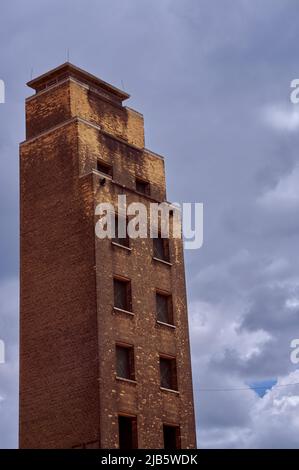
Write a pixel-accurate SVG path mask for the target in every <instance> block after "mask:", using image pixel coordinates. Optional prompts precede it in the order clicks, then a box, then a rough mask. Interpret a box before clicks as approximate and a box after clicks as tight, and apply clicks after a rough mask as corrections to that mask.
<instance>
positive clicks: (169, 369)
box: [160, 356, 178, 390]
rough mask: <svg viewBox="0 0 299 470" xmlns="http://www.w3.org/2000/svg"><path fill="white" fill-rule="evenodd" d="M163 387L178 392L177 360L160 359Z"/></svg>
mask: <svg viewBox="0 0 299 470" xmlns="http://www.w3.org/2000/svg"><path fill="white" fill-rule="evenodd" d="M160 379H161V387H163V388H168V389H169V390H177V389H178V383H177V371H176V360H175V358H169V357H163V356H162V357H160Z"/></svg>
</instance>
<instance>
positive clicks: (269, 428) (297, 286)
mask: <svg viewBox="0 0 299 470" xmlns="http://www.w3.org/2000/svg"><path fill="white" fill-rule="evenodd" d="M0 14H1V16H0V24H1V29H0V39H1V41H0V79H3V80H5V84H6V104H0V124H1V125H0V157H1V158H0V165H1V171H0V217H1V233H0V237H1V238H0V240H1V245H0V250H1V251H0V339H3V340H4V341H5V343H6V364H4V365H1V364H0V448H6V447H11V448H13V447H16V446H17V428H18V424H17V416H18V403H17V397H18V283H19V280H18V269H19V265H18V263H19V253H18V243H19V239H18V225H19V220H18V197H19V194H18V176H19V175H18V144H19V142H20V141H22V140H24V99H25V97H26V96H29V94H30V90H29V89H27V88H26V86H25V83H26V82H27V81H28V80H29V79H30V77H31V71H32V69H33V76H37V75H39V74H41V73H43V72H46V71H47V70H49V69H51V68H53V67H56V66H57V65H59V64H61V63H63V62H65V60H66V54H67V53H66V51H67V49H69V51H70V52H69V54H70V61H71V62H73V63H74V64H76V65H78V66H79V67H82V68H84V69H86V70H87V71H89V72H91V73H93V74H95V75H97V76H99V77H101V78H103V79H104V80H106V81H108V82H110V83H112V84H114V85H116V86H118V87H121V86H122V85H121V83H122V82H123V84H124V87H125V89H126V91H128V92H129V93H130V94H131V96H132V98H131V99H130V101H129V102H128V104H129V105H130V106H131V107H133V108H135V109H137V110H139V111H140V112H142V113H143V114H144V117H145V133H146V146H147V147H148V148H150V149H152V150H153V151H156V152H158V153H161V154H163V155H165V157H166V172H167V184H168V199H169V200H173V201H178V202H183V201H186V202H189V201H190V202H191V201H193V202H194V201H198V202H203V203H204V211H205V214H204V222H205V223H204V246H203V248H202V249H200V250H198V251H189V252H187V253H186V258H185V260H186V274H187V284H188V297H189V314H190V333H191V340H192V359H193V377H194V389H195V390H194V393H195V402H196V417H197V429H198V446H199V447H200V448H215V447H223V448H243V447H250V448H259V447H270V448H276V447H295V448H298V447H299V418H298V417H299V385H297V386H296V385H294V386H285V385H286V384H291V383H296V382H299V365H298V366H297V367H296V366H295V365H293V364H292V363H291V361H290V342H291V340H292V339H293V338H298V337H299V259H298V258H299V257H298V236H299V217H298V209H299V161H298V143H299V104H298V105H293V104H291V103H290V99H289V94H290V82H291V80H293V79H294V78H299V52H298V44H299V10H298V1H297V0H284V1H280V0H263V1H261V0H225V1H224V0H185V1H181V0H147V1H146V0H88V1H86V0H85V1H83V0H59V1H58V0H51V1H50V0H43V1H39V2H37V1H33V0H26V2H25V1H21V0H10V1H6V2H1V12H0ZM296 106H297V107H296ZM270 383H271V384H272V385H273V384H276V385H274V386H273V388H272V389H271V390H270V391H269V392H267V393H266V394H264V393H262V391H260V389H258V392H259V393H257V391H254V390H246V388H248V387H249V386H253V384H254V385H255V386H257V387H260V386H263V385H264V384H270ZM236 388H237V389H240V388H241V389H242V390H227V389H236ZM244 388H245V390H243V389H244ZM207 389H213V390H212V391H211V390H207ZM223 389H224V390H223ZM262 395H263V396H262Z"/></svg>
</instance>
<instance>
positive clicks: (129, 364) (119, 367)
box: [116, 345, 135, 380]
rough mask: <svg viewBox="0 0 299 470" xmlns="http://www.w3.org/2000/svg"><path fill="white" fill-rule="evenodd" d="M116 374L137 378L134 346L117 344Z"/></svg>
mask: <svg viewBox="0 0 299 470" xmlns="http://www.w3.org/2000/svg"><path fill="white" fill-rule="evenodd" d="M116 375H117V377H120V378H122V379H129V380H135V367H134V348H133V346H120V345H116Z"/></svg>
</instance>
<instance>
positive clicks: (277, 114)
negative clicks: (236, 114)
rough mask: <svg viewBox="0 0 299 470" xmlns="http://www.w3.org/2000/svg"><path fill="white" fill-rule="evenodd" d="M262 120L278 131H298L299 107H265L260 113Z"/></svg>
mask: <svg viewBox="0 0 299 470" xmlns="http://www.w3.org/2000/svg"><path fill="white" fill-rule="evenodd" d="M261 116H262V120H263V121H264V122H265V123H266V124H267V125H269V126H270V127H272V128H273V129H276V130H279V131H287V132H294V131H297V130H299V106H297V107H294V106H293V105H291V104H290V105H289V106H288V107H286V106H283V105H280V104H275V105H270V106H266V107H265V108H264V109H263V110H262V113H261Z"/></svg>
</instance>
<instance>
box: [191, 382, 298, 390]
mask: <svg viewBox="0 0 299 470" xmlns="http://www.w3.org/2000/svg"><path fill="white" fill-rule="evenodd" d="M293 385H299V382H294V383H292V384H281V385H275V384H273V385H272V386H271V387H269V386H267V385H265V386H264V387H262V386H258V387H236V388H197V389H195V390H196V391H197V392H238V391H244V390H271V388H272V387H276V388H282V387H292V386H293Z"/></svg>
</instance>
